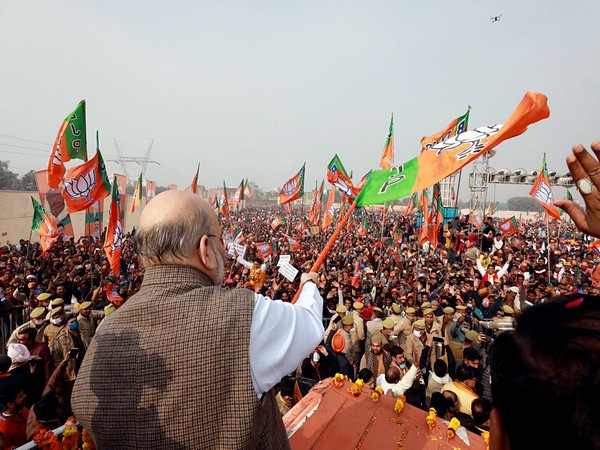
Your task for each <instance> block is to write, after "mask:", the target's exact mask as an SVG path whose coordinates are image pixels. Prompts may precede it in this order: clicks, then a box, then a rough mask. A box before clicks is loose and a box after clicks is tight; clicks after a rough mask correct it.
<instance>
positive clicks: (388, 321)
mask: <svg viewBox="0 0 600 450" xmlns="http://www.w3.org/2000/svg"><path fill="white" fill-rule="evenodd" d="M395 326H396V322H394V321H393V320H392V319H390V318H389V317H388V318H387V319H385V320H384V321H383V328H388V329H390V328H394V327H395Z"/></svg>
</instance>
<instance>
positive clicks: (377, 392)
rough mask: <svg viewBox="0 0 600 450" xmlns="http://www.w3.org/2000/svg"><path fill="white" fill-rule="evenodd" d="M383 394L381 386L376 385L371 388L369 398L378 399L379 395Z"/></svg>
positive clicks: (375, 400)
mask: <svg viewBox="0 0 600 450" xmlns="http://www.w3.org/2000/svg"><path fill="white" fill-rule="evenodd" d="M382 395H383V388H382V387H381V386H377V387H376V388H375V390H373V392H372V393H371V399H372V400H373V401H374V402H377V401H379V397H381V396H382Z"/></svg>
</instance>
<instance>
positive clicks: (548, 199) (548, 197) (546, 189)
mask: <svg viewBox="0 0 600 450" xmlns="http://www.w3.org/2000/svg"><path fill="white" fill-rule="evenodd" d="M535 198H537V199H538V200H539V201H540V202H542V203H545V204H546V205H551V204H552V191H551V190H550V186H548V184H547V183H546V182H545V181H542V182H541V183H540V187H539V188H538V190H537V191H536V192H535Z"/></svg>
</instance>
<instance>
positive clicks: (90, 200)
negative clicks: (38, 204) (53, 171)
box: [61, 150, 110, 213]
mask: <svg viewBox="0 0 600 450" xmlns="http://www.w3.org/2000/svg"><path fill="white" fill-rule="evenodd" d="M109 194H110V182H109V181H108V175H107V174H106V166H105V165H104V160H103V159H102V155H101V154H100V150H97V151H96V155H95V156H94V157H93V158H92V159H90V160H89V161H87V162H84V163H83V164H81V165H79V166H76V167H73V168H71V169H69V171H68V172H67V175H66V176H65V181H64V186H63V189H62V191H61V195H62V196H63V198H64V199H65V203H66V205H67V212H68V213H74V212H77V211H83V210H84V209H86V208H88V207H90V206H92V205H93V204H94V202H97V201H98V200H100V199H103V198H105V197H108V195H109Z"/></svg>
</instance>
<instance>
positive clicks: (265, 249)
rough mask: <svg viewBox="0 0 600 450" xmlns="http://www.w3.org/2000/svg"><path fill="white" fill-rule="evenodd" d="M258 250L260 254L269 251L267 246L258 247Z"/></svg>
mask: <svg viewBox="0 0 600 450" xmlns="http://www.w3.org/2000/svg"><path fill="white" fill-rule="evenodd" d="M258 250H260V252H262V253H264V252H266V251H268V250H269V244H262V245H259V246H258Z"/></svg>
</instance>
